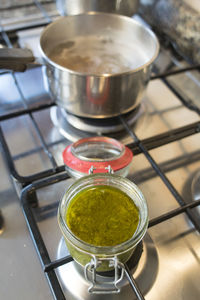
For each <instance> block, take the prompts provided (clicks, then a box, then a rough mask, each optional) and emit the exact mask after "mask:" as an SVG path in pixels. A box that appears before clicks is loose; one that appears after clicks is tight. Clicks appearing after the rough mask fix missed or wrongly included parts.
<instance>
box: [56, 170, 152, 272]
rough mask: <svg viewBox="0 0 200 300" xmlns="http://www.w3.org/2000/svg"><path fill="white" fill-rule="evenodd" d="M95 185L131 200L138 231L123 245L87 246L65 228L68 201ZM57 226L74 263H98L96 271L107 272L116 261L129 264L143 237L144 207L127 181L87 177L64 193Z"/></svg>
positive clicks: (109, 177) (145, 228) (99, 175)
mask: <svg viewBox="0 0 200 300" xmlns="http://www.w3.org/2000/svg"><path fill="white" fill-rule="evenodd" d="M98 185H104V186H105V185H108V186H112V187H115V188H117V189H119V190H121V191H123V192H124V193H126V194H127V195H128V196H129V197H130V198H131V199H132V201H133V202H134V203H135V205H136V206H137V208H138V211H139V224H138V226H137V229H136V231H135V233H134V234H133V236H132V237H131V238H130V239H129V240H127V241H125V242H123V243H122V244H118V245H115V246H103V247H101V246H94V245H90V244H87V243H85V242H84V241H82V240H80V239H79V238H77V237H76V236H75V235H74V234H73V233H72V232H71V231H70V229H69V228H68V226H67V224H66V213H67V209H68V207H69V203H70V201H72V199H73V198H74V197H75V196H76V195H77V194H78V193H80V192H81V191H83V190H84V189H86V188H89V187H94V186H98ZM119 217H120V216H119ZM58 222H59V226H60V229H61V231H62V233H63V236H64V239H65V242H66V245H67V247H68V250H69V252H70V254H71V256H72V257H73V258H74V260H75V261H76V262H77V263H79V264H80V265H82V266H86V265H87V264H88V263H89V262H91V260H93V261H97V264H98V265H97V268H96V270H97V271H99V272H101V271H109V270H111V269H112V268H113V265H112V263H111V262H112V260H113V259H117V260H118V261H120V262H122V263H125V262H126V261H128V259H129V258H130V256H131V255H132V254H133V252H134V249H135V247H136V245H137V244H138V243H139V242H140V241H141V239H142V238H143V236H144V234H145V233H146V230H147V226H148V209H147V203H146V201H145V199H144V196H143V195H142V193H141V191H140V190H139V188H138V187H137V186H136V185H135V184H134V183H133V182H131V181H130V180H128V179H127V178H123V177H120V176H116V175H113V174H94V175H89V176H86V177H83V178H81V179H79V180H77V181H76V182H75V183H74V184H73V185H72V186H71V187H70V188H69V189H68V190H67V191H66V193H65V195H64V196H63V198H62V199H61V202H60V205H59V210H58Z"/></svg>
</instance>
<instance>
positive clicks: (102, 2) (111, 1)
mask: <svg viewBox="0 0 200 300" xmlns="http://www.w3.org/2000/svg"><path fill="white" fill-rule="evenodd" d="M138 4H139V0H120V1H119V0H56V5H57V9H58V11H59V12H60V14H61V15H62V16H66V15H78V14H82V13H85V12H89V11H97V12H107V13H116V14H120V15H125V16H133V14H135V13H136V12H137V9H138Z"/></svg>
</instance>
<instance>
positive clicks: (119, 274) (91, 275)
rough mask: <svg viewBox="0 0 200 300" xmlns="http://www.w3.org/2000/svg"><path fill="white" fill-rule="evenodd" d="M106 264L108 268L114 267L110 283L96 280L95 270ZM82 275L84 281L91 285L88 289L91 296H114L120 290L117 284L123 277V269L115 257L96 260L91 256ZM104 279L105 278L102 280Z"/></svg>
mask: <svg viewBox="0 0 200 300" xmlns="http://www.w3.org/2000/svg"><path fill="white" fill-rule="evenodd" d="M106 261H107V262H108V265H109V267H114V278H113V277H112V279H113V280H111V281H107V280H106V281H105V280H103V279H102V278H101V279H99V280H97V276H98V275H97V272H96V269H97V267H99V266H100V265H101V264H102V263H103V262H106ZM84 274H85V278H86V280H87V281H88V282H89V283H91V285H90V286H89V288H88V292H89V293H91V294H116V293H119V292H120V288H119V287H118V286H117V284H118V283H119V282H120V281H121V280H122V279H123V277H124V268H123V267H122V266H121V263H119V261H118V259H117V257H116V256H115V257H112V258H98V259H97V258H96V257H95V256H93V258H92V259H91V261H90V262H89V263H88V264H86V265H85V268H84ZM104 279H105V278H104Z"/></svg>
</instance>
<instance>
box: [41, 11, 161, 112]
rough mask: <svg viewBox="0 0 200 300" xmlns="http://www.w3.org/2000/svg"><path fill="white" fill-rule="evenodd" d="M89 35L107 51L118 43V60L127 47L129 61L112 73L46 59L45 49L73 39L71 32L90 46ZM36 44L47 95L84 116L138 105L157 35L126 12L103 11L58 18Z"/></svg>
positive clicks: (155, 54)
mask: <svg viewBox="0 0 200 300" xmlns="http://www.w3.org/2000/svg"><path fill="white" fill-rule="evenodd" d="M91 36H94V37H97V38H98V37H99V39H100V40H102V42H103V43H104V42H105V41H111V43H110V48H111V49H112V52H113V53H115V50H116V49H115V47H116V45H118V44H119V43H120V45H121V48H120V51H119V54H118V55H117V56H116V57H117V59H119V60H120V58H121V57H122V56H123V55H125V54H126V51H127V49H128V48H131V51H132V52H131V58H130V64H131V65H133V67H130V68H129V70H128V71H123V72H118V73H115V74H94V73H83V72H82V73H81V72H77V71H73V70H70V69H67V68H66V67H62V66H61V65H58V64H56V63H55V62H53V61H52V60H51V59H49V54H50V53H51V51H52V50H53V49H55V47H57V46H59V45H60V43H61V42H66V41H68V42H69V41H70V43H68V44H71V45H73V43H74V41H75V40H76V38H77V37H82V38H84V39H85V44H86V45H87V47H90V45H89V44H87V38H88V37H91ZM95 41H96V40H94V43H95ZM40 47H41V51H42V55H43V58H44V62H45V64H46V74H47V78H48V85H49V90H50V92H51V94H52V97H53V98H54V99H55V100H56V102H57V103H58V105H60V106H62V107H63V108H65V109H66V110H67V111H68V112H70V113H72V114H74V115H77V116H81V117H89V118H108V117H113V116H118V115H119V114H121V113H127V112H129V111H131V110H132V109H134V108H135V107H136V106H138V104H139V103H140V101H141V98H142V95H143V92H144V90H145V87H146V85H147V83H148V80H149V77H150V72H151V65H152V63H153V61H154V60H155V58H156V57H157V54H158V51H159V43H158V40H157V38H156V36H155V35H154V33H153V32H152V31H151V30H149V29H147V28H146V27H144V26H143V25H141V24H140V23H138V22H137V21H135V20H133V19H131V18H128V17H125V16H120V15H114V14H106V13H87V14H82V15H75V16H67V17H61V18H59V19H58V20H57V21H55V22H53V23H51V24H50V25H48V26H47V27H46V28H45V30H44V31H43V32H42V35H41V39H40ZM71 51H72V52H73V48H72V49H71ZM83 55H84V53H83ZM113 56H114V54H113ZM116 57H115V59H116Z"/></svg>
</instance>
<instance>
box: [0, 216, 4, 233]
mask: <svg viewBox="0 0 200 300" xmlns="http://www.w3.org/2000/svg"><path fill="white" fill-rule="evenodd" d="M3 231H4V218H3V216H2V213H1V210H0V235H1V234H2V233H3Z"/></svg>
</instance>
